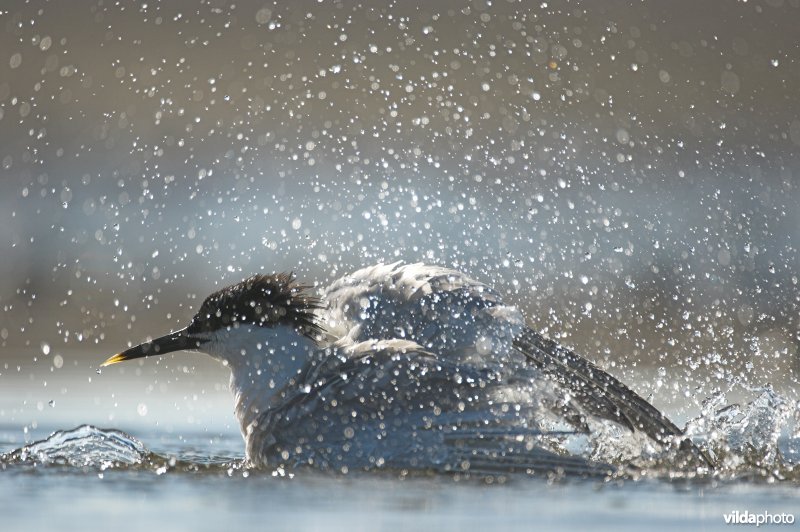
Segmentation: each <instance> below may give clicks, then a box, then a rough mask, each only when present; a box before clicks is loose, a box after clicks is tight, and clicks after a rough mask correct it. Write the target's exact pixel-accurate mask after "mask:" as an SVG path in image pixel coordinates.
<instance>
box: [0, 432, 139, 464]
mask: <svg viewBox="0 0 800 532" xmlns="http://www.w3.org/2000/svg"><path fill="white" fill-rule="evenodd" d="M149 456H150V452H149V451H148V450H147V448H146V447H145V446H144V444H143V443H142V442H140V441H139V440H137V439H136V438H134V437H133V436H131V435H129V434H126V433H124V432H122V431H120V430H114V429H99V428H97V427H93V426H92V425H81V426H80V427H77V428H75V429H72V430H59V431H56V432H54V433H53V434H51V435H50V436H49V437H48V438H46V439H44V440H40V441H37V442H34V443H31V444H29V445H26V446H24V447H22V448H20V449H16V450H14V451H11V452H10V453H7V454H4V455H2V456H0V464H4V465H6V464H27V465H34V466H38V465H44V466H47V465H66V466H71V467H88V468H98V469H107V468H109V467H118V466H133V465H139V464H142V463H144V462H145V461H146V460H147V459H148V457H149Z"/></svg>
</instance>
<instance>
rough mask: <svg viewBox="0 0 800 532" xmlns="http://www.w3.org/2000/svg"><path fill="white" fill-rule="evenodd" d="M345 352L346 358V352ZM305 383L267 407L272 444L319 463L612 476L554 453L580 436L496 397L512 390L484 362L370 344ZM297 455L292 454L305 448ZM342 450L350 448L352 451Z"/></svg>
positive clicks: (327, 364)
mask: <svg viewBox="0 0 800 532" xmlns="http://www.w3.org/2000/svg"><path fill="white" fill-rule="evenodd" d="M342 355H344V356H342ZM303 378H304V379H305V381H304V382H305V383H306V384H305V385H304V386H301V390H298V391H297V392H296V393H295V394H294V395H293V396H287V400H286V401H285V402H284V403H283V404H282V405H281V406H280V407H278V408H276V409H273V410H271V411H269V412H265V413H264V415H263V416H262V419H261V420H260V421H259V424H260V425H263V426H264V427H269V430H268V431H266V432H269V433H270V434H272V440H271V441H270V442H269V446H270V448H264V447H262V449H261V453H262V454H268V455H273V456H275V455H282V454H284V455H285V451H286V450H287V449H289V450H290V451H291V452H290V453H289V454H292V455H293V456H294V459H295V462H296V463H300V462H302V461H303V460H304V456H305V457H306V458H307V457H308V456H312V455H313V457H314V458H313V460H314V461H315V463H316V464H317V465H320V464H321V463H324V464H328V465H329V466H330V467H332V468H336V467H337V466H336V464H337V462H339V463H349V464H354V463H358V461H359V459H360V460H362V462H363V463H364V464H365V465H366V466H367V467H368V466H369V464H370V463H374V459H375V457H380V459H381V461H382V463H384V465H386V466H394V467H401V468H405V467H415V465H417V466H422V467H426V468H430V467H433V468H437V469H441V470H448V471H454V470H462V469H463V468H464V464H469V467H470V468H471V470H472V471H474V472H481V473H492V472H500V471H504V472H507V473H508V472H512V471H527V472H547V473H566V474H580V475H595V474H598V475H605V474H607V473H608V472H609V468H608V467H607V466H603V465H601V464H595V463H592V462H590V461H588V460H585V459H583V458H580V457H570V456H564V455H562V454H559V453H558V452H554V451H553V450H552V446H551V445H550V444H551V443H552V442H553V441H554V439H556V438H563V437H567V436H568V435H572V434H576V432H575V431H573V430H571V429H569V430H564V431H556V430H553V429H552V428H551V427H547V428H543V427H542V426H540V425H539V424H538V420H540V419H541V418H542V415H541V413H542V407H541V405H539V404H538V403H537V402H536V401H531V402H529V403H528V404H520V403H519V402H516V401H513V402H504V401H503V400H502V399H500V400H498V396H499V395H502V393H500V394H493V393H492V390H493V389H495V390H502V389H503V388H504V387H507V386H509V385H508V384H507V383H505V382H504V380H503V378H502V376H501V375H499V374H497V373H496V372H494V371H492V370H489V369H486V368H476V367H472V366H464V365H459V364H455V363H453V362H452V361H450V360H447V359H442V358H439V357H437V356H435V355H433V354H431V353H429V352H427V351H425V350H423V349H421V348H420V347H419V346H418V345H416V344H413V343H411V342H406V341H398V340H390V341H382V342H363V343H361V344H356V345H354V346H352V347H351V348H349V349H348V351H347V353H344V354H343V353H340V354H335V353H333V354H331V355H330V356H329V357H328V358H327V359H325V360H324V361H322V362H321V363H320V364H318V365H316V366H315V367H314V368H313V369H310V370H309V371H307V372H306V373H304V375H303ZM303 448H305V449H306V450H304V451H303V452H301V453H300V454H297V455H295V454H294V453H295V450H297V449H303ZM341 449H347V454H346V455H345V454H344V453H343V451H341Z"/></svg>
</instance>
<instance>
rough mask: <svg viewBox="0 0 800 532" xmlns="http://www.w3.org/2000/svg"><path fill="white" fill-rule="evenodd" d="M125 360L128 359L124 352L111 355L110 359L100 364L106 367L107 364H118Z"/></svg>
mask: <svg viewBox="0 0 800 532" xmlns="http://www.w3.org/2000/svg"><path fill="white" fill-rule="evenodd" d="M123 360H126V359H125V355H123V354H122V353H117V354H116V355H114V356H113V357H109V358H108V360H106V361H105V362H103V363H102V364H100V367H101V368H104V367H106V366H110V365H111V364H116V363H117V362H122V361H123Z"/></svg>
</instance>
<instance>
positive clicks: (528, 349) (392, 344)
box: [102, 262, 710, 474]
mask: <svg viewBox="0 0 800 532" xmlns="http://www.w3.org/2000/svg"><path fill="white" fill-rule="evenodd" d="M175 351H195V352H202V353H206V354H208V355H210V356H211V357H213V358H215V359H217V360H219V361H220V362H222V364H223V365H225V366H227V367H228V368H229V369H230V372H231V378H230V387H231V391H232V393H233V396H234V413H235V416H236V418H237V420H238V422H239V425H240V428H241V432H242V436H243V439H244V442H245V462H246V463H247V464H248V465H251V466H253V467H263V468H275V467H301V466H311V467H315V468H321V469H330V470H341V471H348V470H352V469H354V468H356V469H372V468H393V469H399V470H404V471H407V470H409V469H414V470H417V469H419V470H432V471H454V472H463V471H481V470H501V471H502V470H523V471H528V472H548V473H550V472H553V471H558V472H561V473H563V472H567V473H569V472H577V473H580V474H587V473H592V472H597V471H598V470H599V471H608V469H605V467H606V463H605V461H604V460H601V459H598V458H597V456H593V455H592V453H591V452H587V451H586V449H585V447H586V445H589V444H587V443H586V441H587V438H591V437H593V436H596V435H597V434H598V433H602V434H605V435H606V437H607V438H611V439H612V440H613V439H615V438H616V437H619V436H620V435H630V436H631V437H633V438H637V437H638V438H639V439H643V440H644V441H645V442H646V443H647V445H650V446H652V447H654V448H657V449H669V448H677V449H680V450H681V452H683V453H684V454H687V455H688V456H690V457H693V459H695V461H696V462H698V463H701V464H703V465H709V464H710V461H709V459H708V457H707V456H706V455H705V453H704V452H703V451H702V450H700V449H699V448H698V447H696V446H695V444H694V443H692V442H691V440H690V439H689V438H688V437H686V436H685V434H684V433H683V431H682V430H681V429H680V428H678V427H677V426H676V425H675V424H674V423H673V422H672V421H670V420H669V419H668V418H667V417H666V416H665V415H664V414H663V413H662V412H660V411H659V410H658V409H657V408H655V407H654V406H652V405H651V404H650V403H649V402H647V401H646V400H645V399H643V398H642V397H641V396H640V395H638V394H637V393H636V392H634V391H633V390H632V389H631V388H629V387H628V386H626V385H625V384H623V383H622V382H621V381H619V380H618V379H617V378H615V377H613V376H612V375H611V374H609V373H607V372H606V371H604V370H602V369H601V368H600V367H598V366H597V365H595V364H593V363H592V362H590V361H589V360H587V359H586V358H583V357H582V356H580V355H578V354H576V353H575V352H573V351H572V350H570V349H569V348H567V347H564V346H562V345H560V344H559V343H557V342H555V341H553V340H550V339H547V338H546V337H544V336H543V335H542V334H540V333H538V332H537V331H535V330H534V329H533V328H532V327H531V326H529V325H528V324H527V322H526V320H525V318H524V316H523V314H522V312H521V311H520V310H519V309H518V308H517V307H516V306H514V305H511V304H507V303H505V302H504V301H503V299H502V297H501V295H500V293H499V292H498V291H496V290H494V289H493V288H491V287H490V286H488V285H487V284H484V283H482V282H480V281H477V280H474V279H473V278H472V277H470V276H469V275H467V274H465V273H462V272H460V271H457V270H454V269H450V268H446V267H443V266H436V265H428V264H423V263H403V262H393V263H380V264H377V265H374V266H368V267H364V268H362V269H359V270H357V271H355V272H354V273H352V274H349V275H345V276H344V277H341V278H340V279H338V280H335V281H334V282H333V283H331V284H330V285H329V286H327V287H324V288H321V289H319V290H318V291H316V292H314V287H313V286H311V285H307V284H303V283H301V282H299V281H298V280H297V278H296V276H295V275H293V274H291V273H277V274H256V275H253V276H251V277H248V278H246V279H244V280H243V281H241V282H239V283H236V284H233V285H230V286H227V287H225V288H222V289H221V290H218V291H216V292H214V293H212V294H211V295H209V296H208V297H207V298H206V299H205V300H204V301H203V303H202V305H201V306H200V308H199V310H198V311H197V313H196V314H195V315H194V317H192V319H191V321H190V323H189V324H188V326H186V327H185V328H182V329H180V330H177V331H174V332H171V333H169V334H166V335H164V336H160V337H157V338H155V339H152V340H148V341H146V342H143V343H141V344H139V345H136V346H133V347H130V348H128V349H126V350H124V351H122V352H120V353H118V354H115V355H113V356H111V357H110V358H108V359H107V360H106V361H105V362H103V363H102V366H108V365H111V364H115V363H118V362H122V361H128V360H134V359H139V358H143V357H151V356H160V355H164V354H166V353H171V352H175ZM615 435H616V436H615ZM576 442H577V443H576ZM581 442H583V443H581ZM612 443H613V442H612ZM575 445H578V446H579V447H580V446H581V445H582V446H583V447H582V448H581V450H578V451H575V450H574V449H572V448H571V447H570V446H573V447H574V446H575ZM593 445H595V447H597V445H596V443H595V444H593ZM605 445H606V446H607V445H608V442H605ZM590 446H591V445H590ZM637 452H638V451H637ZM634 454H635V453H634ZM598 468H599V469H598Z"/></svg>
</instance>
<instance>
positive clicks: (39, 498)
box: [0, 427, 800, 530]
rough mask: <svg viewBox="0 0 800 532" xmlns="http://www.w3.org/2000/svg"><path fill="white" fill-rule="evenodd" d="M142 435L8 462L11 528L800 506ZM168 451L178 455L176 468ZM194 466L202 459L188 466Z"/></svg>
mask: <svg viewBox="0 0 800 532" xmlns="http://www.w3.org/2000/svg"><path fill="white" fill-rule="evenodd" d="M83 431H84V432H83V435H84V436H86V437H88V436H89V435H90V431H88V430H87V429H83ZM14 432H15V431H14V430H13V429H11V428H9V427H5V428H3V429H2V430H0V447H1V448H4V449H7V448H8V447H13V446H14V443H13V442H11V441H9V440H10V438H12V437H13V433H14ZM91 434H94V435H95V436H97V435H98V433H93V432H92V433H91ZM138 436H139V438H141V439H142V440H144V441H145V442H148V443H149V445H151V446H152V451H153V453H155V454H154V455H148V454H146V453H145V454H144V455H143V458H144V459H145V461H147V460H149V461H150V462H149V463H147V464H146V465H141V464H139V465H133V466H131V465H127V466H118V467H105V468H104V467H103V465H101V464H95V465H92V466H64V465H50V466H44V467H43V466H32V465H30V464H27V465H23V464H16V465H6V469H5V471H3V473H2V474H0V516H2V518H1V519H0V522H1V523H2V525H3V526H2V528H3V530H34V529H40V528H47V527H51V526H52V524H53V523H59V529H61V530H85V529H87V528H93V525H96V527H100V526H101V524H102V526H103V527H105V526H107V525H108V524H110V523H113V524H114V528H115V529H116V530H141V529H142V528H143V527H151V526H152V527H158V528H159V529H169V530H219V529H220V528H223V527H229V526H235V527H237V528H240V529H245V528H246V527H258V528H264V527H266V526H269V528H270V529H278V530H283V529H292V530H307V529H323V528H324V529H327V530H330V529H334V530H341V529H346V530H382V529H392V528H401V527H402V528H404V529H432V528H437V529H442V530H479V529H481V530H485V529H487V528H489V527H496V526H498V525H499V526H501V527H502V528H504V529H524V530H530V529H532V528H534V527H539V526H541V527H543V528H549V527H556V526H558V527H570V528H582V529H587V528H589V527H591V528H593V529H597V528H600V529H603V528H605V529H612V528H613V529H640V528H642V527H643V526H648V527H650V526H655V527H659V528H666V529H669V528H684V527H691V528H693V529H696V528H698V527H700V526H702V527H706V528H708V529H715V528H722V527H723V526H724V521H723V514H724V513H727V512H730V511H732V510H736V509H738V510H741V511H744V510H749V511H751V512H752V511H760V512H763V511H769V512H771V513H780V512H791V511H792V510H793V509H795V508H797V507H798V503H799V502H800V500H798V499H799V496H798V493H797V489H796V488H797V486H796V484H783V483H774V484H766V483H764V482H752V481H728V482H717V481H698V482H684V481H680V482H675V481H673V482H670V481H667V480H645V481H612V482H603V481H598V480H589V481H587V480H577V479H564V480H561V481H559V482H554V483H552V482H548V481H547V480H545V479H542V478H527V477H510V478H507V479H506V481H505V482H503V483H498V482H495V483H493V484H491V485H490V484H489V483H488V482H487V480H486V479H468V480H467V479H463V478H458V477H452V476H449V477H445V476H411V477H400V476H398V475H395V474H366V473H356V474H349V475H330V474H321V473H315V472H312V471H302V472H297V473H296V474H294V475H289V474H288V473H287V474H284V475H280V474H277V473H274V472H257V471H247V470H244V469H241V468H238V467H236V466H235V463H236V462H237V461H238V460H239V459H240V458H241V455H240V454H239V449H240V447H241V444H240V442H237V441H236V440H235V439H233V438H231V439H230V440H227V439H225V440H224V441H223V442H221V445H220V446H219V447H218V448H217V449H216V452H217V453H218V454H217V455H216V456H215V457H214V458H213V459H201V458H199V457H200V454H199V453H200V451H201V450H202V449H203V448H204V443H203V442H204V439H205V438H204V435H203V434H202V433H199V434H194V435H190V436H186V437H184V439H183V440H182V441H181V442H176V441H175V440H171V439H169V438H167V439H164V438H163V435H159V434H150V433H148V434H139V435H138ZM221 450H222V452H220V451H221ZM114 452H115V453H116V452H117V451H116V450H115V451H114ZM168 456H173V457H175V458H177V460H176V465H174V466H170V465H169V458H167V457H168ZM162 459H163V460H162ZM192 463H193V464H195V465H196V466H197V467H195V468H192V467H187V464H192Z"/></svg>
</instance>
